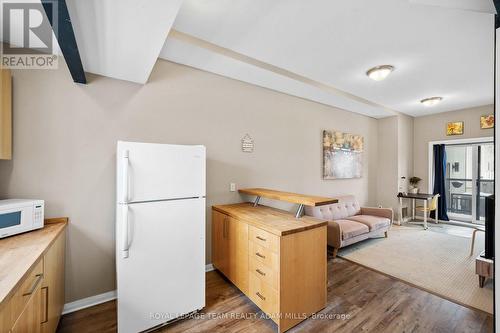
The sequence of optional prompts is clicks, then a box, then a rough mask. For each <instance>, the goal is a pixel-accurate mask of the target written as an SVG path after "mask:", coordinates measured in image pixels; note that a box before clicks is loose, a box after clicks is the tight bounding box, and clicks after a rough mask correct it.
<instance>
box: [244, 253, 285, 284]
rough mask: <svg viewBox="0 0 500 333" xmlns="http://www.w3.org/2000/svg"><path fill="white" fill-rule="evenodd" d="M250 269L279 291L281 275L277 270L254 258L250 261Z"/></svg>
mask: <svg viewBox="0 0 500 333" xmlns="http://www.w3.org/2000/svg"><path fill="white" fill-rule="evenodd" d="M249 269H250V272H251V273H253V274H255V276H256V277H257V278H259V279H261V280H262V281H264V282H265V283H267V284H269V285H270V286H271V287H273V288H274V289H275V290H278V281H279V273H278V272H277V271H276V270H274V269H272V268H270V267H268V266H266V265H264V264H263V263H261V262H260V261H257V260H256V259H253V258H252V259H250V263H249Z"/></svg>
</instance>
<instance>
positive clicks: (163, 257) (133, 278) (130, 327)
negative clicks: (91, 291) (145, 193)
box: [116, 198, 205, 333]
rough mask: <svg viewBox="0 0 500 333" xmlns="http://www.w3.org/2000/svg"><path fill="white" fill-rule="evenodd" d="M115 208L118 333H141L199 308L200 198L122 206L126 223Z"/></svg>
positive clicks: (201, 262) (201, 266)
mask: <svg viewBox="0 0 500 333" xmlns="http://www.w3.org/2000/svg"><path fill="white" fill-rule="evenodd" d="M117 206H118V207H117V226H116V227H117V230H116V242H117V244H116V249H117V251H116V265H117V299H118V300H117V304H118V332H119V333H129V332H130V333H132V332H133V333H136V332H140V331H143V330H146V329H149V328H151V327H154V326H157V325H160V324H162V323H165V322H167V321H169V320H172V319H174V318H176V317H178V316H181V315H183V314H187V313H190V312H193V311H196V310H199V309H202V308H203V307H204V306H205V199H203V198H198V199H189V200H173V201H160V202H149V203H139V204H131V205H125V206H126V209H128V212H127V213H125V214H126V215H128V222H127V221H126V220H124V219H123V214H124V213H123V211H124V210H123V209H124V208H123V207H122V206H123V205H117ZM125 233H127V237H126V238H127V239H128V248H129V251H128V257H126V258H124V256H123V255H122V254H123V252H122V246H123V245H124V244H123V240H124V239H125V237H124V236H125Z"/></svg>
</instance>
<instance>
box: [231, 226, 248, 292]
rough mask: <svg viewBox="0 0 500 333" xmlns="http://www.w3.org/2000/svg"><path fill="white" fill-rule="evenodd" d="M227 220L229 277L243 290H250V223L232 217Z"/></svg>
mask: <svg viewBox="0 0 500 333" xmlns="http://www.w3.org/2000/svg"><path fill="white" fill-rule="evenodd" d="M226 221H227V225H228V227H227V242H228V253H227V256H226V257H227V258H228V266H229V270H228V274H229V275H228V278H229V280H231V282H232V283H234V285H235V286H236V287H238V288H239V289H240V290H241V291H242V292H244V293H247V292H248V225H246V224H244V223H240V222H239V221H238V220H236V219H233V218H231V217H227V218H226Z"/></svg>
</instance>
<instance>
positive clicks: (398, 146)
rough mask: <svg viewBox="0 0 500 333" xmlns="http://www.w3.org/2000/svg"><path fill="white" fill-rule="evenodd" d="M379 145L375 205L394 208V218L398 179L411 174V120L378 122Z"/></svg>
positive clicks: (396, 211)
mask: <svg viewBox="0 0 500 333" xmlns="http://www.w3.org/2000/svg"><path fill="white" fill-rule="evenodd" d="M378 145H379V155H378V158H379V159H378V161H377V164H378V174H377V205H381V206H383V207H391V208H393V209H394V213H395V216H397V214H398V211H399V210H398V199H397V197H396V195H397V193H398V192H399V191H400V188H399V186H400V179H401V177H406V178H408V177H411V174H412V173H413V117H410V116H406V115H403V114H399V115H397V116H393V117H388V118H384V119H379V120H378ZM401 190H402V191H404V189H401Z"/></svg>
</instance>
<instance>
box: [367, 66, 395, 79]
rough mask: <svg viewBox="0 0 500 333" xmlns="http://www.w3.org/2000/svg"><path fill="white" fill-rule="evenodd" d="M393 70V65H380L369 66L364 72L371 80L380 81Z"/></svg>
mask: <svg viewBox="0 0 500 333" xmlns="http://www.w3.org/2000/svg"><path fill="white" fill-rule="evenodd" d="M393 70H394V66H391V65H382V66H377V67H373V68H370V69H369V70H368V71H367V72H366V75H368V77H369V78H370V79H372V80H375V81H382V80H383V79H385V78H386V77H388V76H389V74H391V73H392V71H393Z"/></svg>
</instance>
